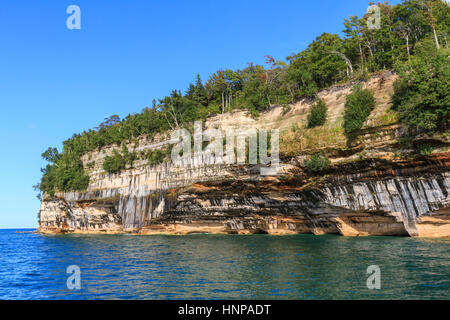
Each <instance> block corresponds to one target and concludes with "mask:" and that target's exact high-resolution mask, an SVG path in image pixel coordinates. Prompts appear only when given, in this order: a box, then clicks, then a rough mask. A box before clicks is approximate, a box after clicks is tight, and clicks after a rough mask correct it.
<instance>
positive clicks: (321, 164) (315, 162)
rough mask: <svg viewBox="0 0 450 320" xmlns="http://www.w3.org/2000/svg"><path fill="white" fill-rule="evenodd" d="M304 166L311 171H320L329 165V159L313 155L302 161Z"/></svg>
mask: <svg viewBox="0 0 450 320" xmlns="http://www.w3.org/2000/svg"><path fill="white" fill-rule="evenodd" d="M304 164H305V167H306V168H307V169H308V170H310V171H312V172H320V171H323V170H325V169H327V168H329V167H330V164H331V161H330V159H328V158H327V157H324V156H321V155H317V154H316V155H313V156H312V157H311V158H309V159H308V160H305V162H304Z"/></svg>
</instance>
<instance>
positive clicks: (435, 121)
mask: <svg viewBox="0 0 450 320" xmlns="http://www.w3.org/2000/svg"><path fill="white" fill-rule="evenodd" d="M396 71H397V73H398V74H399V79H398V80H397V81H396V82H395V84H394V95H393V103H394V106H393V108H394V109H395V110H397V111H398V112H399V120H400V122H402V123H404V124H405V125H406V126H407V127H408V128H410V129H412V131H414V132H418V133H420V132H427V133H432V132H436V131H445V130H446V129H447V128H448V120H449V112H450V92H449V88H450V68H449V57H448V52H446V51H445V50H442V49H441V50H437V49H436V47H435V44H434V43H433V42H432V41H430V40H428V41H425V42H424V43H422V44H421V46H420V47H418V49H417V53H416V55H414V56H412V57H411V60H410V61H409V62H408V63H406V62H400V63H397V64H396Z"/></svg>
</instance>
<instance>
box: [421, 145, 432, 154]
mask: <svg viewBox="0 0 450 320" xmlns="http://www.w3.org/2000/svg"><path fill="white" fill-rule="evenodd" d="M433 150H434V147H433V146H432V145H429V144H424V145H421V146H419V151H420V154H421V155H423V156H430V155H431V154H432V153H433Z"/></svg>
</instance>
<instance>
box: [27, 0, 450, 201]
mask: <svg viewBox="0 0 450 320" xmlns="http://www.w3.org/2000/svg"><path fill="white" fill-rule="evenodd" d="M377 6H378V7H379V8H380V11H381V23H380V28H379V29H377V28H375V29H373V28H370V27H369V24H368V23H367V22H368V20H369V19H370V18H371V16H372V15H371V14H365V15H364V16H362V17H357V16H351V17H349V18H348V19H344V29H343V34H344V37H343V38H341V37H340V36H339V35H336V34H329V33H323V34H322V35H320V36H318V37H317V38H316V39H315V40H314V41H313V42H312V43H311V44H310V45H309V46H308V47H307V48H306V49H305V50H303V51H301V52H299V53H298V54H294V55H291V56H288V57H287V58H286V59H285V61H281V60H276V59H275V58H273V57H272V56H269V55H267V56H266V66H262V65H257V64H253V63H250V64H249V65H248V66H247V67H245V68H243V69H240V70H230V69H226V70H218V71H216V72H215V73H213V74H212V75H211V76H210V77H209V79H208V80H207V81H206V82H203V81H202V80H201V79H200V76H197V79H196V80H195V81H194V83H192V84H190V85H189V86H188V88H187V90H186V92H185V93H182V92H181V91H179V90H174V91H172V92H171V94H170V95H168V96H166V97H164V98H162V99H159V100H158V101H157V100H153V103H152V106H151V107H148V108H145V109H143V110H142V112H141V113H138V114H130V115H128V116H127V117H126V118H125V119H123V120H121V119H120V118H119V117H118V116H112V117H109V118H107V119H105V121H104V122H102V123H101V124H100V125H99V126H98V127H96V128H94V129H91V130H88V131H85V132H83V133H81V134H74V135H73V136H72V137H71V138H70V139H68V140H66V141H64V142H63V151H62V153H58V151H57V150H56V149H54V148H53V149H52V148H50V149H49V150H47V151H46V153H44V154H43V157H44V159H46V160H48V161H49V164H48V165H47V166H46V168H43V169H42V173H43V177H42V180H41V182H40V183H39V184H38V185H37V186H36V189H38V190H40V191H42V192H47V193H50V194H53V193H54V192H55V191H56V190H60V191H70V190H84V189H86V187H87V185H88V183H89V178H88V176H87V175H86V173H85V172H84V170H83V165H82V163H81V160H80V157H81V155H83V154H85V153H86V152H89V151H92V150H95V149H99V148H101V147H104V146H106V145H110V144H117V145H118V146H120V145H121V144H122V143H123V142H125V141H132V140H133V139H135V138H137V137H138V136H140V135H143V134H148V135H149V136H150V138H151V137H152V136H153V135H155V134H156V133H160V132H165V131H167V130H170V129H175V128H178V127H181V126H185V125H186V124H188V123H191V122H192V121H194V120H205V119H206V118H207V117H208V116H210V115H213V114H218V113H225V112H230V111H232V110H234V109H247V110H248V111H249V112H250V113H251V114H252V115H253V116H255V117H256V116H258V113H259V112H262V111H265V110H267V109H269V108H271V107H272V106H275V105H288V104H290V103H294V102H296V101H298V100H299V99H301V98H305V97H311V98H313V97H315V96H316V94H317V93H318V91H319V90H321V89H323V88H326V87H329V86H330V85H333V84H336V83H343V82H346V81H349V80H364V79H366V78H367V77H368V75H369V74H370V73H373V72H377V71H380V70H386V69H395V70H396V71H397V73H399V76H400V78H399V80H398V81H397V83H396V84H395V96H394V99H393V100H394V101H393V102H394V108H395V109H396V110H397V111H398V112H399V119H400V121H401V122H403V123H404V124H406V125H407V126H409V127H411V128H415V129H416V130H421V131H425V132H434V131H438V130H441V131H442V130H446V129H447V125H448V115H449V105H450V103H449V96H448V88H449V80H448V79H449V78H450V77H449V58H448V57H449V55H448V54H449V52H448V40H449V39H448V35H449V34H450V7H449V5H448V3H446V2H445V1H444V0H403V2H402V3H401V4H398V5H395V6H391V5H390V4H388V2H384V3H378V4H377ZM348 116H349V115H348ZM350 120H351V119H350ZM356 122H358V120H356Z"/></svg>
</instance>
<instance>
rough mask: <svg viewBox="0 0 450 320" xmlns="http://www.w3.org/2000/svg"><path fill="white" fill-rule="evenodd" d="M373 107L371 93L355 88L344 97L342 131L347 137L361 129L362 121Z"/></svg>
mask: <svg viewBox="0 0 450 320" xmlns="http://www.w3.org/2000/svg"><path fill="white" fill-rule="evenodd" d="M374 107H375V98H374V96H373V93H372V92H370V91H369V90H367V89H362V88H361V87H359V86H357V87H355V88H354V90H353V92H352V93H351V94H349V95H348V96H347V97H346V101H345V112H344V131H345V134H346V135H347V136H348V137H351V136H352V135H354V133H355V132H357V131H358V130H359V129H361V127H362V125H363V124H364V121H366V119H367V117H368V116H369V115H370V112H371V111H372V109H373V108H374Z"/></svg>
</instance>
